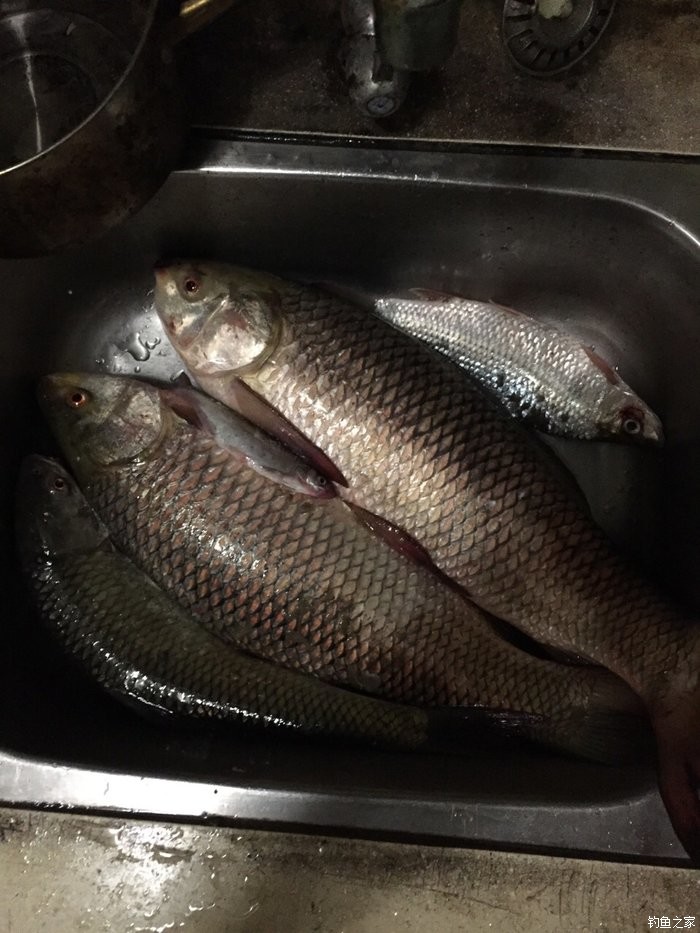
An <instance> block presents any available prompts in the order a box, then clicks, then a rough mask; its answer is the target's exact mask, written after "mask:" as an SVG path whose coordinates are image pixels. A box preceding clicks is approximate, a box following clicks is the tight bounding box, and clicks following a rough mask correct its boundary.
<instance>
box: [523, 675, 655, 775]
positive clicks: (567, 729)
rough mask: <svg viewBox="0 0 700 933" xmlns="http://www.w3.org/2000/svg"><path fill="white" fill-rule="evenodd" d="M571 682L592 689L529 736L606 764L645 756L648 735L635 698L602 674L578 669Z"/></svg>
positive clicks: (648, 751) (648, 748) (649, 750)
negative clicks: (581, 701) (585, 683)
mask: <svg viewBox="0 0 700 933" xmlns="http://www.w3.org/2000/svg"><path fill="white" fill-rule="evenodd" d="M571 676H572V677H578V678H585V679H586V680H588V681H589V682H590V684H591V690H590V693H589V694H588V696H587V698H586V701H585V703H584V704H582V705H581V706H578V707H577V706H572V707H568V708H562V710H561V715H559V716H552V717H550V718H548V719H547V720H545V721H543V722H542V723H540V724H538V725H536V726H534V727H533V728H532V729H531V731H530V734H531V736H532V738H534V739H535V740H536V741H538V742H541V743H543V744H545V745H547V746H549V747H550V748H554V749H557V750H558V751H561V752H565V753H566V754H570V755H575V756H577V757H579V758H586V759H589V760H590V761H600V762H603V763H605V764H627V763H629V762H632V761H639V760H640V759H642V758H644V757H647V756H650V755H651V754H652V752H653V748H654V742H653V734H652V731H651V728H650V726H649V721H648V718H647V717H646V716H645V715H644V707H643V705H642V702H641V700H640V699H639V698H638V697H637V695H636V694H635V693H633V692H632V690H631V689H630V688H629V687H628V686H627V685H626V684H625V683H624V682H623V681H622V680H620V679H619V678H618V677H616V676H615V675H614V674H610V673H608V672H607V671H603V670H597V669H593V668H579V669H577V670H575V671H572V675H571Z"/></svg>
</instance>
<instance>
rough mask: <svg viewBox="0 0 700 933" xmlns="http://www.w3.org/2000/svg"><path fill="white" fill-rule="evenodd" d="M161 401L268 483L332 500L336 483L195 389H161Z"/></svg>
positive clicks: (240, 416)
mask: <svg viewBox="0 0 700 933" xmlns="http://www.w3.org/2000/svg"><path fill="white" fill-rule="evenodd" d="M160 397H161V400H162V402H163V403H164V404H165V405H167V406H168V407H169V408H170V409H171V411H173V412H174V413H175V414H176V415H177V416H178V417H179V418H182V420H183V421H186V422H187V423H188V424H190V425H192V427H194V428H196V429H197V430H199V431H202V432H203V433H205V434H208V435H209V436H210V437H211V438H212V439H213V440H214V441H215V442H216V443H217V444H218V445H219V446H220V447H221V448H223V449H224V450H226V451H228V453H230V454H232V455H233V456H234V457H236V458H237V459H238V460H240V461H242V462H243V463H245V465H246V466H248V467H250V468H251V469H252V470H255V472H256V473H260V475H261V476H265V477H266V478H267V479H270V480H272V481H273V482H274V483H278V484H279V485H280V486H286V487H287V488H289V489H292V491H294V492H297V493H300V494H301V495H307V496H312V497H313V498H315V499H332V498H334V497H335V496H336V495H337V490H336V488H335V486H334V485H333V483H331V482H329V481H328V480H327V479H326V477H325V476H324V475H323V474H321V473H319V472H318V471H316V470H315V469H314V468H312V467H310V465H309V464H308V462H307V461H306V460H303V459H302V458H301V457H299V456H298V455H297V454H296V453H294V452H292V451H290V450H289V449H288V448H287V447H285V446H284V445H283V444H281V443H280V441H279V440H278V439H277V438H276V437H272V436H271V435H269V434H268V433H266V432H265V431H263V429H262V428H260V427H258V426H257V425H256V424H253V423H252V422H251V421H249V420H248V419H247V418H245V417H244V416H243V415H241V414H239V413H238V412H237V411H234V410H232V409H231V408H227V407H226V405H223V404H222V403H221V402H217V401H216V400H215V399H213V398H210V397H209V396H208V395H204V394H203V393H201V392H198V391H197V390H196V389H191V388H190V389H186V388H181V389H161V390H160Z"/></svg>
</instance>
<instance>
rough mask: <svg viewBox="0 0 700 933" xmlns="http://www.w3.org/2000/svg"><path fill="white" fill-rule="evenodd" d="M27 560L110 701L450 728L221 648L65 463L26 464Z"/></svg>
mask: <svg viewBox="0 0 700 933" xmlns="http://www.w3.org/2000/svg"><path fill="white" fill-rule="evenodd" d="M16 525H17V537H18V549H19V553H20V559H21V564H22V568H23V572H24V574H25V577H26V580H27V583H28V586H29V589H30V592H31V594H32V597H33V599H34V602H35V605H36V607H37V609H38V611H39V614H40V616H41V618H42V619H43V621H44V624H45V625H46V626H47V627H48V629H49V630H50V632H51V633H52V635H53V636H54V638H55V640H56V641H57V642H58V643H59V644H60V645H61V647H62V648H63V650H64V651H65V653H66V654H67V655H68V656H69V657H70V658H72V659H73V661H74V662H75V663H76V664H77V665H78V666H79V667H80V668H82V669H83V671H84V672H85V673H86V674H87V675H88V676H89V677H90V678H92V680H94V681H95V682H96V683H97V684H99V685H100V686H101V687H102V688H103V689H104V690H106V691H107V692H109V693H110V694H111V695H112V696H114V697H116V698H118V699H119V700H121V701H122V702H124V703H126V704H127V705H129V706H131V707H134V708H137V709H139V710H141V711H142V712H147V713H148V714H153V713H156V714H158V715H159V716H160V717H163V718H166V719H167V718H170V719H183V720H184V719H187V720H194V721H204V722H222V723H228V724H232V725H235V726H245V727H252V726H254V727H256V728H258V729H267V730H274V731H275V732H285V733H291V734H299V735H304V736H320V737H326V738H328V737H331V738H334V739H344V740H352V741H358V742H364V743H366V744H371V745H378V746H380V747H383V748H388V749H400V750H419V749H423V748H430V747H431V743H432V742H433V741H435V740H437V739H438V738H439V736H440V734H441V730H442V728H443V727H444V724H443V723H442V722H441V721H440V720H439V719H438V718H437V717H436V716H435V715H434V714H432V713H431V712H429V711H424V710H420V709H418V708H411V707H408V706H400V705H398V704H391V703H386V702H384V701H382V700H377V699H374V698H371V697H366V696H362V695H361V694H358V693H352V692H350V691H348V690H342V689H339V688H337V687H333V686H331V685H329V684H325V683H323V682H322V681H320V680H318V679H316V678H314V677H310V676H308V675H304V674H299V673H296V672H294V671H288V670H285V669H284V668H281V667H279V666H277V665H273V664H271V663H269V662H268V661H262V660H259V659H256V658H253V657H250V656H247V655H245V654H243V653H242V652H240V651H237V650H236V649H234V648H232V647H231V646H230V645H225V644H223V643H222V642H221V641H220V640H219V639H218V638H216V637H215V636H213V635H211V634H210V633H208V632H207V631H205V629H204V628H202V627H201V626H200V625H199V624H198V623H197V621H196V620H195V619H194V617H193V616H192V615H191V614H190V613H188V612H187V611H186V610H184V609H182V608H181V607H180V606H179V605H178V604H177V603H176V602H175V601H174V600H173V599H172V598H171V597H169V596H168V595H167V594H166V593H164V592H163V591H162V590H161V589H159V588H158V586H156V584H155V583H153V581H152V580H151V579H150V578H149V577H147V576H146V575H145V574H144V573H143V572H142V571H141V570H139V569H138V567H136V565H135V564H134V563H133V562H132V561H131V560H129V558H128V557H126V556H125V555H123V554H121V553H119V552H118V551H117V550H116V549H115V547H114V546H113V545H112V543H111V541H110V539H109V534H108V531H107V529H106V527H105V526H104V524H103V523H102V522H101V521H100V519H99V517H98V516H97V515H96V513H95V512H94V510H93V509H92V508H91V507H90V505H89V504H88V502H87V500H86V499H85V498H84V496H83V495H82V493H81V492H80V489H79V488H78V486H77V484H76V482H75V480H74V479H73V477H72V476H71V475H70V474H69V473H68V472H67V471H66V470H65V468H63V467H62V466H61V464H59V463H58V462H57V461H56V460H53V459H49V458H46V457H40V456H38V455H33V456H29V457H27V458H26V459H25V460H24V462H23V463H22V466H21V470H20V478H19V482H18V493H17V521H16Z"/></svg>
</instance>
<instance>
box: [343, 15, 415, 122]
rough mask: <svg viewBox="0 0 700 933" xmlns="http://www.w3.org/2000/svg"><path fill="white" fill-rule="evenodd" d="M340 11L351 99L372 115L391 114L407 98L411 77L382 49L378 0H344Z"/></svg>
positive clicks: (345, 70)
mask: <svg viewBox="0 0 700 933" xmlns="http://www.w3.org/2000/svg"><path fill="white" fill-rule="evenodd" d="M340 13H341V19H342V22H343V29H344V30H345V37H344V39H343V41H342V43H341V47H340V55H339V57H340V64H341V67H342V69H343V74H344V77H345V81H346V83H347V86H348V93H349V94H350V99H351V100H352V102H353V104H354V105H355V106H356V107H357V108H358V110H359V111H360V112H361V113H364V114H365V115H366V116H368V117H373V118H375V119H376V118H379V117H389V116H391V114H392V113H396V111H397V110H398V109H399V107H400V106H401V104H402V103H403V101H404V100H405V98H406V94H407V93H408V87H409V83H410V78H409V75H408V74H407V73H406V72H405V71H397V70H396V69H394V68H393V67H392V66H391V65H390V64H389V63H388V62H387V61H385V59H384V56H383V54H382V52H381V50H380V49H379V46H378V43H377V33H376V29H375V13H374V0H344V2H343V3H342V5H341V8H340Z"/></svg>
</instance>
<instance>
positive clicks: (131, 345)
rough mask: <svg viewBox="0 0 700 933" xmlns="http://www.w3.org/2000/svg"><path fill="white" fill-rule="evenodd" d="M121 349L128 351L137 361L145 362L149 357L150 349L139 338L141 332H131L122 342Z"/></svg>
mask: <svg viewBox="0 0 700 933" xmlns="http://www.w3.org/2000/svg"><path fill="white" fill-rule="evenodd" d="M122 349H124V350H126V352H127V353H130V354H131V355H132V356H133V358H134V359H135V360H137V361H138V362H139V363H145V362H146V360H147V359H148V358H149V357H150V355H151V351H150V349H149V348H148V346H147V345H146V344H145V343H144V342H143V340H142V339H141V334H139V333H136V334H131V336H130V337H127V339H126V340H125V341H124V343H123V344H122Z"/></svg>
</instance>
